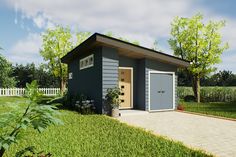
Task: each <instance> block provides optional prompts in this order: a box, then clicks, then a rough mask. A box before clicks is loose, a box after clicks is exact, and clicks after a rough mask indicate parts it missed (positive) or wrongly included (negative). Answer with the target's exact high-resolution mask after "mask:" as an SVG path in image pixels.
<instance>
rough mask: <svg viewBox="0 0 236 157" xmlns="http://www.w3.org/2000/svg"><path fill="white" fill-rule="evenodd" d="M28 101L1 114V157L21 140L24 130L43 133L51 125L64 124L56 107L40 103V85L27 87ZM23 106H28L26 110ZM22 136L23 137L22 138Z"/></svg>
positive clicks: (15, 105)
mask: <svg viewBox="0 0 236 157" xmlns="http://www.w3.org/2000/svg"><path fill="white" fill-rule="evenodd" d="M25 96H26V97H27V98H28V100H27V101H25V102H23V103H24V104H11V106H12V107H13V109H12V110H11V111H10V112H7V113H3V114H0V128H1V129H2V132H1V134H0V157H2V156H3V154H4V153H5V151H6V150H7V149H8V148H9V147H10V145H11V144H13V143H16V142H17V141H18V140H19V139H20V138H23V137H24V136H23V135H21V132H22V131H23V130H27V129H28V128H30V127H32V128H34V129H36V130H37V131H38V132H39V133H41V132H42V131H43V130H44V129H46V128H47V127H48V126H50V125H56V124H62V122H61V121H60V119H58V118H57V117H56V115H58V114H59V112H58V111H56V110H55V109H56V107H54V106H50V105H44V104H40V103H39V101H40V99H41V97H42V93H40V92H39V91H38V84H37V82H36V81H33V82H32V83H31V84H27V85H26V95H25ZM21 105H24V106H26V108H25V109H24V110H22V109H21V107H20V106H21ZM20 135H21V136H20Z"/></svg>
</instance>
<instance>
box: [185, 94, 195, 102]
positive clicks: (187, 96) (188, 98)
mask: <svg viewBox="0 0 236 157" xmlns="http://www.w3.org/2000/svg"><path fill="white" fill-rule="evenodd" d="M184 101H186V102H194V101H196V98H195V96H193V95H186V96H185V97H184Z"/></svg>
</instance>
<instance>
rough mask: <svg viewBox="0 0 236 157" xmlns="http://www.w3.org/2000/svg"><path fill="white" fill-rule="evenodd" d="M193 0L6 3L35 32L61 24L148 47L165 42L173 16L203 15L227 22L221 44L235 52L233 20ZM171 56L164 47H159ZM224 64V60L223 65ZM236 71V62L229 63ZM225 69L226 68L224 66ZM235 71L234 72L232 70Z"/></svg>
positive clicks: (23, 0) (18, 0) (32, 0)
mask: <svg viewBox="0 0 236 157" xmlns="http://www.w3.org/2000/svg"><path fill="white" fill-rule="evenodd" d="M195 2H196V1H194V0H179V1H176V0H168V1H163V0H119V1H117V0H102V1H98V0H86V1H84V0H57V1H53V0H51V1H48V0H39V1H35V0H8V1H7V3H8V4H9V6H11V7H12V8H14V6H17V8H18V9H17V10H18V11H19V12H20V13H21V14H23V15H24V18H28V19H32V21H33V22H34V24H35V25H36V26H37V27H38V28H43V29H46V28H53V27H55V24H62V25H64V26H70V27H72V28H79V30H82V31H83V30H85V31H91V32H102V33H105V32H108V31H112V32H114V33H115V34H116V35H117V36H122V37H125V38H128V39H130V40H138V41H140V43H141V45H143V46H147V47H151V46H152V44H153V42H154V40H155V39H157V40H158V39H159V38H161V39H166V40H167V39H168V38H169V37H170V36H169V34H170V23H171V21H172V20H173V18H174V17H175V16H185V17H190V16H192V15H193V14H195V13H197V12H202V13H203V14H204V15H205V18H206V20H209V19H214V20H219V19H226V21H227V25H226V27H225V28H224V29H223V30H222V32H223V40H224V41H228V42H229V44H230V49H229V51H235V52H236V44H235V43H236V34H235V31H234V29H235V28H236V20H235V19H233V18H229V17H226V16H222V15H219V14H218V13H216V12H213V11H210V10H209V9H208V7H209V6H205V7H204V6H199V5H196V3H195ZM159 47H160V48H161V49H162V50H165V52H167V53H169V54H171V50H170V48H169V46H168V44H167V41H166V44H164V45H160V46H159ZM226 64H227V60H226V59H225V55H224V56H223V63H222V65H226ZM232 64H233V65H234V66H235V67H236V62H235V63H232ZM224 67H225V66H224ZM234 71H236V68H234Z"/></svg>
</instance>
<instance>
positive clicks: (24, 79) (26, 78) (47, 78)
mask: <svg viewBox="0 0 236 157" xmlns="http://www.w3.org/2000/svg"><path fill="white" fill-rule="evenodd" d="M12 76H14V77H15V79H16V82H17V83H16V87H19V88H25V87H26V83H30V82H32V81H33V80H37V82H38V85H39V88H50V87H51V88H56V87H59V80H58V78H56V77H55V76H54V75H53V74H52V72H51V71H50V69H49V68H48V65H47V64H41V65H40V66H39V67H36V66H35V64H34V63H31V64H26V65H23V64H16V65H15V66H14V67H13V73H12Z"/></svg>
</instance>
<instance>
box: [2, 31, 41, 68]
mask: <svg viewBox="0 0 236 157" xmlns="http://www.w3.org/2000/svg"><path fill="white" fill-rule="evenodd" d="M41 45H42V40H41V37H40V35H39V34H32V33H30V34H29V35H28V36H27V37H26V38H25V39H21V40H19V41H18V42H17V43H16V44H15V45H14V46H13V47H12V48H11V49H10V50H9V52H10V53H8V54H7V56H8V58H9V60H10V61H11V62H14V63H24V64H25V63H29V62H34V63H36V64H38V63H40V62H42V61H43V60H42V57H41V56H40V54H39V49H40V47H41Z"/></svg>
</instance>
